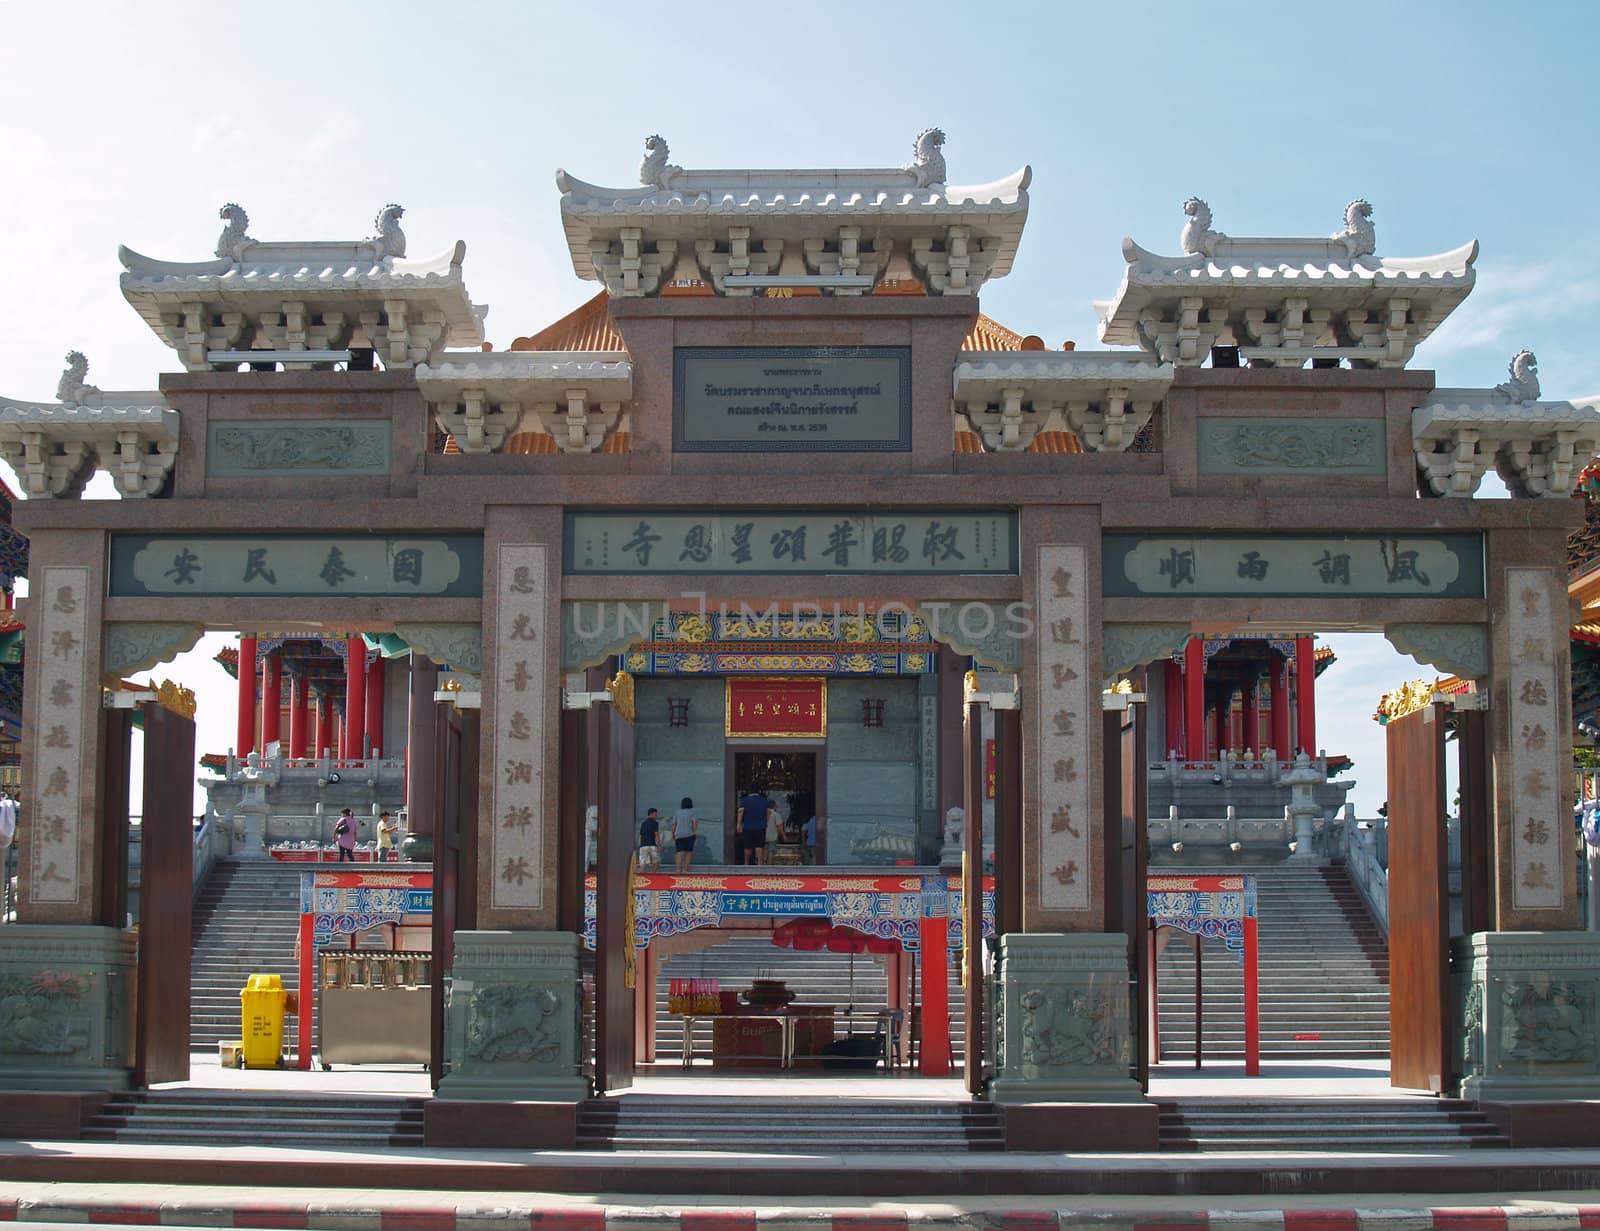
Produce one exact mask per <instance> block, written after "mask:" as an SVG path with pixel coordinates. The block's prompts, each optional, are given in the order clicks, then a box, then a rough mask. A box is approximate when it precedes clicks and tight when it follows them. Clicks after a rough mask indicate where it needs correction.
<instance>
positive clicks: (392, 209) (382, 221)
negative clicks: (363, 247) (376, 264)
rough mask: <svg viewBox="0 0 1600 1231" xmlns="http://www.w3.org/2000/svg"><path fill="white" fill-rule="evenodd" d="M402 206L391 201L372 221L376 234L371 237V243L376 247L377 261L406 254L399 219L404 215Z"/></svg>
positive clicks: (404, 237) (404, 235)
mask: <svg viewBox="0 0 1600 1231" xmlns="http://www.w3.org/2000/svg"><path fill="white" fill-rule="evenodd" d="M405 212H406V211H405V209H404V208H403V207H402V206H399V205H396V204H395V203H394V202H393V201H391V202H389V204H387V205H385V206H384V207H383V208H382V209H380V210H379V211H378V216H377V217H376V218H374V219H373V220H372V225H373V227H374V229H376V230H377V232H378V233H377V234H376V235H374V236H373V237H372V242H373V243H374V244H375V245H377V249H378V259H379V260H383V259H384V258H385V257H403V256H405V254H406V233H405V232H404V231H402V230H401V229H400V218H401V216H402V215H403V214H404V213H405Z"/></svg>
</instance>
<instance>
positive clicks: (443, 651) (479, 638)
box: [394, 624, 483, 675]
mask: <svg viewBox="0 0 1600 1231" xmlns="http://www.w3.org/2000/svg"><path fill="white" fill-rule="evenodd" d="M394 631H395V635H396V636H398V637H400V638H401V639H402V640H404V641H405V642H406V643H407V644H408V645H410V646H411V647H412V648H414V649H418V650H421V651H422V652H423V653H424V654H426V655H427V656H428V657H429V658H431V659H432V660H433V661H434V662H436V663H439V664H441V665H443V664H448V665H449V666H452V667H455V668H458V669H460V670H462V671H468V672H471V673H472V674H473V675H480V674H482V672H483V626H482V625H481V624H396V625H395V626H394Z"/></svg>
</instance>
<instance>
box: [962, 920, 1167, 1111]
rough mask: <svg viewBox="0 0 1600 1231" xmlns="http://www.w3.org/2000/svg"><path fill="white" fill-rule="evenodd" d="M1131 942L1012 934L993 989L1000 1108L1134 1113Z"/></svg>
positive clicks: (1003, 944)
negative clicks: (1086, 1107)
mask: <svg viewBox="0 0 1600 1231" xmlns="http://www.w3.org/2000/svg"><path fill="white" fill-rule="evenodd" d="M1129 994H1130V993H1129V985H1128V941H1127V937H1125V936H1123V935H1122V934H1120V933H1099V932H1070V933H1054V934H1051V933H1040V932H1033V933H1026V932H1013V933H1010V934H1008V935H1005V936H1002V937H1001V938H1000V967H999V973H998V975H997V977H996V983H995V1004H994V1009H995V1057H996V1072H997V1075H996V1077H995V1079H994V1080H993V1082H991V1083H990V1097H991V1098H993V1099H994V1100H995V1101H996V1102H999V1103H1074V1102H1076V1103H1123V1102H1129V1103H1137V1102H1142V1101H1143V1097H1144V1096H1143V1093H1142V1092H1141V1091H1140V1089H1139V1083H1138V1082H1136V1081H1134V1080H1133V1079H1132V1078H1131V1077H1130V1076H1129V1075H1128V1069H1129V1065H1130V1063H1131V1062H1132V1058H1133V1038H1132V1035H1131V1032H1130V1030H1129V1017H1128V996H1129Z"/></svg>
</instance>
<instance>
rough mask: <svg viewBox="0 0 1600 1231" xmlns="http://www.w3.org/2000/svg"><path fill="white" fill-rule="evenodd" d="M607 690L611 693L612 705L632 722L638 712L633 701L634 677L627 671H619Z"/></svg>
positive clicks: (607, 686) (612, 678)
mask: <svg viewBox="0 0 1600 1231" xmlns="http://www.w3.org/2000/svg"><path fill="white" fill-rule="evenodd" d="M606 689H607V690H608V691H609V692H610V693H611V704H612V705H614V706H616V707H617V713H619V714H621V715H622V716H623V717H624V718H626V719H627V720H628V721H629V722H632V721H633V720H634V715H635V714H636V713H637V712H638V711H637V709H636V708H635V706H634V700H633V676H631V675H629V674H628V673H627V672H626V671H619V672H617V673H616V675H614V676H612V677H611V683H609V684H607V685H606Z"/></svg>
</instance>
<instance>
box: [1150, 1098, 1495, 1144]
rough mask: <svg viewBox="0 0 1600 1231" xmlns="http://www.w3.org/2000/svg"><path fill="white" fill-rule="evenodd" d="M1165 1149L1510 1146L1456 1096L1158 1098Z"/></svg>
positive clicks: (1490, 1124) (1472, 1105) (1473, 1107)
mask: <svg viewBox="0 0 1600 1231" xmlns="http://www.w3.org/2000/svg"><path fill="white" fill-rule="evenodd" d="M1157 1106H1158V1107H1159V1108H1160V1109H1161V1148H1162V1149H1163V1150H1206V1151H1213V1150H1271V1151H1279V1150H1314V1151H1317V1152H1318V1153H1327V1152H1330V1151H1341V1152H1362V1151H1367V1152H1377V1153H1384V1154H1395V1153H1410V1152H1419V1153H1420V1152H1433V1151H1439V1150H1464V1149H1501V1150H1503V1149H1508V1148H1509V1147H1510V1145H1511V1143H1510V1142H1509V1141H1508V1140H1507V1139H1506V1138H1505V1137H1504V1136H1502V1135H1501V1133H1500V1130H1499V1129H1497V1128H1496V1127H1495V1126H1494V1125H1493V1124H1492V1123H1490V1122H1489V1121H1488V1120H1487V1119H1485V1118H1484V1117H1483V1116H1482V1115H1481V1114H1480V1113H1479V1112H1478V1110H1477V1106H1476V1104H1473V1103H1469V1102H1463V1101H1461V1100H1459V1099H1432V1098H1417V1099H1310V1100H1305V1099H1297V1100H1288V1099H1218V1098H1192V1099H1162V1100H1159V1101H1158V1102H1157Z"/></svg>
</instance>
